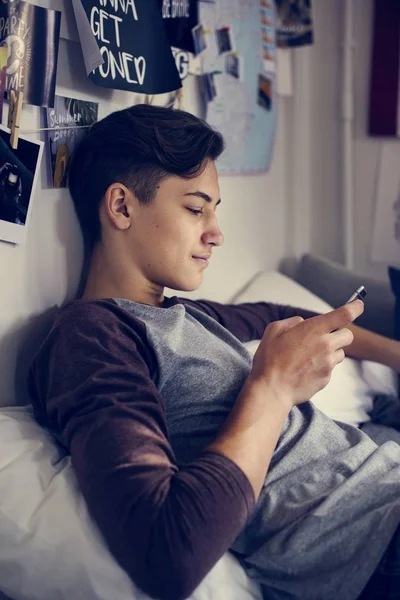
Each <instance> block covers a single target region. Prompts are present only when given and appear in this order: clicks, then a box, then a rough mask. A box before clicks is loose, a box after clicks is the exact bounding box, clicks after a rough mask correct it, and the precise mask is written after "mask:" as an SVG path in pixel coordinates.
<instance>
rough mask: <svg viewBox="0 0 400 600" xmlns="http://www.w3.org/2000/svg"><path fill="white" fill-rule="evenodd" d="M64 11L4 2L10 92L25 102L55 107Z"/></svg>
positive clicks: (1, 16) (1, 34)
mask: <svg viewBox="0 0 400 600" xmlns="http://www.w3.org/2000/svg"><path fill="white" fill-rule="evenodd" d="M60 24H61V12H60V11H56V10H49V9H46V8H42V7H40V6H34V5H33V4H30V3H28V2H24V1H23V0H17V1H15V2H8V3H6V4H5V3H4V2H2V3H0V46H4V47H6V48H7V51H8V59H7V70H6V75H7V79H6V89H7V90H14V91H15V92H16V93H17V92H19V91H22V92H23V93H24V103H25V104H34V105H35V106H53V103H54V94H55V86H56V70H57V58H58V46H59V40H60Z"/></svg>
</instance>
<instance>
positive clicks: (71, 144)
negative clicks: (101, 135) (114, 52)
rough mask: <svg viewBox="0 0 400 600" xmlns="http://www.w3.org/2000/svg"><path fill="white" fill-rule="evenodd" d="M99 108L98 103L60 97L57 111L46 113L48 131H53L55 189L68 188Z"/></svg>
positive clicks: (50, 146) (50, 142)
mask: <svg viewBox="0 0 400 600" xmlns="http://www.w3.org/2000/svg"><path fill="white" fill-rule="evenodd" d="M98 108H99V105H98V104H97V102H87V101H86V100H78V99H76V98H67V97H65V96H56V97H55V102H54V108H48V109H46V118H47V127H51V128H52V131H48V132H47V139H48V149H49V156H50V164H51V173H52V184H53V187H55V188H64V187H67V184H68V171H69V164H70V159H71V156H72V153H73V150H74V148H75V147H76V145H77V144H78V143H79V142H80V140H81V139H82V138H83V137H84V136H85V135H86V134H87V132H88V129H89V127H90V125H92V124H93V123H95V122H96V121H97V113H98Z"/></svg>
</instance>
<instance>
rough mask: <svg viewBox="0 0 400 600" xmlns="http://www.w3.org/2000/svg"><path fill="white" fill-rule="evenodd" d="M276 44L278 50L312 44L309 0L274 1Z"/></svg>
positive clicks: (312, 35)
mask: <svg viewBox="0 0 400 600" xmlns="http://www.w3.org/2000/svg"><path fill="white" fill-rule="evenodd" d="M275 5H276V43H277V46H278V47H279V48H292V47H295V46H306V45H309V44H312V43H313V42H314V33H313V21H312V12H311V0H275Z"/></svg>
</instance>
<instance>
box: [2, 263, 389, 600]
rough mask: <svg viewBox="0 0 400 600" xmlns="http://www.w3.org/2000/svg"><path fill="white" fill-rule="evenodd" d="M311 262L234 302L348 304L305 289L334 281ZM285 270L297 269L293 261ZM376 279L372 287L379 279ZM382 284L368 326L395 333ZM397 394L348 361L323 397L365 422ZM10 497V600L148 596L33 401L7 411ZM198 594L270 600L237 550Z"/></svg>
mask: <svg viewBox="0 0 400 600" xmlns="http://www.w3.org/2000/svg"><path fill="white" fill-rule="evenodd" d="M304 260H305V261H306V265H305V264H304ZM304 260H303V261H302V262H301V263H300V264H298V265H297V266H296V269H295V270H292V272H291V277H288V275H287V274H284V273H282V272H278V271H268V272H263V273H258V274H256V275H255V276H254V277H253V278H252V279H251V280H250V282H249V283H248V285H246V286H245V288H244V289H242V291H240V292H239V293H238V294H237V295H236V296H235V297H234V298H233V299H232V302H234V303H240V302H252V301H261V300H266V301H272V302H279V303H284V304H285V303H286V304H288V303H290V304H292V305H296V306H300V307H304V308H308V309H311V310H316V311H318V312H326V311H328V310H330V309H331V307H332V305H334V306H336V305H338V304H339V303H340V302H339V298H337V297H334V298H333V302H332V305H331V304H329V302H327V299H328V298H327V296H329V290H328V291H327V290H326V287H324V288H323V289H322V290H320V289H318V290H317V291H318V292H320V294H319V296H317V295H316V294H314V293H312V292H311V291H310V289H307V288H306V287H304V285H302V281H303V282H304V281H308V279H307V278H309V279H310V281H311V284H310V283H309V284H308V287H309V288H310V287H311V288H312V287H313V286H318V285H320V284H321V281H324V275H323V274H321V272H320V271H318V269H320V270H321V269H323V268H325V272H324V274H325V276H326V275H327V273H328V271H329V269H332V264H329V263H325V262H324V261H323V260H322V263H321V261H320V260H319V259H313V258H312V257H311V264H310V257H308V258H307V257H306V258H305V259H304ZM307 260H308V263H307ZM313 260H314V263H313ZM315 260H317V262H315ZM307 264H308V269H307V268H306V267H307ZM283 270H286V273H289V268H288V266H287V265H286V267H285V268H284V269H283ZM313 272H314V275H315V273H316V272H318V277H317V278H315V277H312V276H311V275H312V273H313ZM329 273H330V278H329V281H330V282H331V285H334V284H333V281H332V280H333V278H334V277H336V285H334V293H333V296H334V294H340V292H339V287H340V286H338V285H337V282H338V281H339V279H340V277H339V276H341V277H342V280H340V281H341V285H342V288H341V289H342V294H343V301H344V300H345V298H346V296H348V295H349V293H350V292H351V290H352V288H353V287H355V286H353V285H350V283H352V284H355V283H356V281H355V280H352V281H351V282H350V281H348V278H349V274H348V273H346V272H345V271H344V270H343V269H340V268H339V271H338V272H336V274H334V275H332V272H329ZM343 278H344V279H343ZM296 279H297V280H296ZM316 279H318V281H316ZM325 281H326V279H325ZM364 283H365V285H366V287H368V283H367V282H365V280H364ZM369 283H370V287H371V285H372V283H373V282H369ZM376 285H377V289H379V290H380V291H379V293H378V292H377V296H379V298H380V301H381V306H380V310H379V315H380V319H379V323H378V325H377V323H376V320H374V319H371V316H370V315H367V317H368V318H369V319H371V323H367V325H371V324H372V326H377V327H378V329H379V328H382V327H384V328H385V327H386V329H385V331H381V329H380V331H381V332H383V333H386V334H390V319H391V314H392V311H393V302H392V299H391V295H390V291H389V290H388V289H385V290H384V288H383V286H384V284H382V285H381V287H379V286H380V284H379V283H378V282H376ZM349 288H350V289H349ZM331 295H332V294H331ZM323 296H325V299H323ZM372 296H373V297H374V294H372ZM373 302H374V299H373V298H372V304H373ZM375 310H376V309H375ZM385 311H386V312H385ZM383 314H384V315H386V316H387V319H386V321H387V322H385V323H384V320H383V319H382V315H383ZM364 321H365V317H364ZM363 324H364V326H366V324H365V322H364V323H363ZM257 345H258V342H257V341H254V342H250V343H249V344H248V348H249V350H250V351H251V352H255V350H256V348H257ZM397 392H398V390H397V376H396V374H395V373H394V372H392V371H391V370H390V369H388V368H386V367H383V366H381V365H377V364H375V363H369V362H367V361H364V362H362V363H356V362H355V361H353V360H351V359H346V360H345V361H344V363H342V364H341V365H339V366H338V367H337V368H336V369H335V371H334V374H333V376H332V379H331V382H330V383H329V385H328V386H327V387H326V388H325V390H322V391H321V392H319V394H317V395H316V396H315V397H314V398H313V401H314V402H315V403H316V405H317V406H318V407H319V408H321V410H323V411H324V412H326V413H327V414H328V415H329V416H331V417H332V418H336V419H339V420H342V421H345V422H348V423H353V424H356V423H357V422H360V420H363V419H365V418H368V415H367V412H368V408H369V407H370V406H371V405H372V397H373V395H374V394H376V393H384V394H392V395H395V394H397ZM349 399H351V402H349ZM0 498H1V501H0V589H1V592H0V600H1V599H3V600H9V599H11V600H89V599H90V600H110V598H112V599H113V600H114V599H115V600H128V599H129V600H148V596H146V595H145V594H143V593H142V592H141V591H140V590H138V589H137V588H136V587H135V586H134V585H133V583H132V582H131V581H130V580H129V578H128V577H127V575H126V574H125V573H124V572H123V571H122V569H121V568H120V567H119V566H118V565H117V563H116V562H115V561H114V559H113V558H112V556H111V555H110V553H109V551H108V549H107V547H106V546H105V544H104V542H103V540H102V537H101V534H100V532H99V531H98V529H97V527H96V526H95V524H94V523H93V522H92V520H91V518H90V516H89V515H88V512H87V509H86V506H85V502H84V501H83V498H82V496H81V495H80V492H79V489H78V487H77V484H76V480H75V476H74V470H73V468H72V466H71V461H70V457H69V455H68V454H67V453H66V452H65V450H64V448H63V447H62V446H60V445H59V444H58V443H57V441H56V440H55V439H54V438H53V437H52V436H51V435H50V434H49V433H48V432H46V431H44V430H43V429H42V428H41V427H40V426H39V425H38V424H37V423H36V421H35V420H34V418H33V415H32V411H31V408H30V407H29V405H27V406H22V407H21V406H18V407H17V406H10V407H4V408H1V409H0ZM191 598H192V600H221V598H229V599H230V600H261V598H262V594H261V588H260V585H259V582H257V581H255V580H251V579H250V578H249V577H248V576H247V574H246V572H245V571H244V570H243V568H242V567H241V565H240V564H239V562H238V561H237V560H236V558H235V557H234V556H233V555H232V554H231V553H229V552H227V553H226V554H225V555H224V556H223V557H222V558H221V559H220V561H219V562H218V563H217V564H216V565H215V567H214V568H213V569H212V570H211V571H210V573H209V574H208V575H207V577H206V578H205V579H204V580H203V582H202V583H201V584H200V585H199V587H198V588H197V590H196V591H195V592H194V593H193V594H192V596H191Z"/></svg>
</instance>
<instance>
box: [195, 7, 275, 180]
mask: <svg viewBox="0 0 400 600" xmlns="http://www.w3.org/2000/svg"><path fill="white" fill-rule="evenodd" d="M199 9H200V15H199V19H200V22H201V23H202V36H203V39H202V40H201V44H202V46H204V48H203V50H202V51H201V54H200V57H201V60H202V64H203V71H204V75H203V77H202V82H203V84H202V89H203V97H202V100H203V101H202V114H201V116H202V117H203V118H205V119H206V120H207V122H208V123H210V125H211V126H213V127H215V128H216V129H217V130H218V131H220V132H221V133H222V135H223V136H224V138H225V142H226V149H225V151H224V153H223V154H222V156H221V158H220V159H219V160H218V161H217V168H218V171H219V173H220V174H222V175H227V174H256V173H263V172H266V171H267V170H268V167H269V164H270V161H271V156H272V148H273V142H274V135H275V124H276V99H275V98H276V77H275V73H274V69H273V70H272V72H271V73H269V74H268V75H266V74H265V72H264V63H263V55H262V38H261V35H262V22H261V5H260V0H241V1H239V0H235V1H233V0H218V1H217V2H203V1H202V2H200V3H199ZM272 18H273V15H272ZM271 31H272V37H271V46H272V48H273V50H274V51H275V37H274V35H273V32H274V28H273V24H272V26H271ZM274 65H275V63H274V62H273V66H274Z"/></svg>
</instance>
